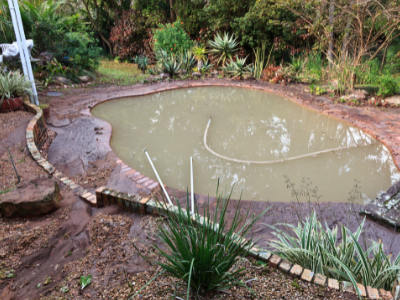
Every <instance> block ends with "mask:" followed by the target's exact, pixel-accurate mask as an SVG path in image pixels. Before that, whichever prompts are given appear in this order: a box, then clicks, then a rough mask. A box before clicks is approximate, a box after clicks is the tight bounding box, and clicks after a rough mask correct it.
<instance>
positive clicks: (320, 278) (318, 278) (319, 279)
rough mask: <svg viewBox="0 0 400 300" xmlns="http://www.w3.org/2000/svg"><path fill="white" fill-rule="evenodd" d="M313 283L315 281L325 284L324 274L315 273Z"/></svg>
mask: <svg viewBox="0 0 400 300" xmlns="http://www.w3.org/2000/svg"><path fill="white" fill-rule="evenodd" d="M314 283H316V284H318V285H322V286H325V284H326V276H324V275H322V274H319V273H317V274H315V276H314Z"/></svg>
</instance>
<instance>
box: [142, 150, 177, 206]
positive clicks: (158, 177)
mask: <svg viewBox="0 0 400 300" xmlns="http://www.w3.org/2000/svg"><path fill="white" fill-rule="evenodd" d="M144 153H145V154H146V156H147V159H148V160H149V162H150V165H151V167H152V168H153V171H154V174H156V177H157V180H158V183H159V184H160V185H161V188H162V190H163V191H164V194H165V196H166V197H167V200H168V202H169V204H171V205H173V204H172V201H171V199H170V198H169V196H168V193H167V191H166V190H165V187H164V185H163V183H162V181H161V178H160V176H158V173H157V170H156V168H155V167H154V165H153V162H152V161H151V158H150V156H149V153H147V150H144Z"/></svg>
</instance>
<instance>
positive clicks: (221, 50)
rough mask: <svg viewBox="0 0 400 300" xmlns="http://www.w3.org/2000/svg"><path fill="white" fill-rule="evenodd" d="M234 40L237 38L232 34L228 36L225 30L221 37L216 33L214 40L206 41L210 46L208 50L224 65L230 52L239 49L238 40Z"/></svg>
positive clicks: (230, 54) (229, 57)
mask: <svg viewBox="0 0 400 300" xmlns="http://www.w3.org/2000/svg"><path fill="white" fill-rule="evenodd" d="M236 40H237V38H235V36H234V35H233V34H232V35H231V36H229V34H228V33H226V32H225V33H224V36H223V37H221V36H220V35H219V33H217V35H216V36H215V37H214V41H208V44H209V45H210V47H211V50H210V51H209V52H210V53H211V54H213V55H214V56H215V57H216V58H217V63H218V64H219V63H220V62H222V65H225V61H226V60H227V59H231V58H232V54H233V53H234V52H235V51H237V50H238V49H239V47H238V46H239V42H237V41H236Z"/></svg>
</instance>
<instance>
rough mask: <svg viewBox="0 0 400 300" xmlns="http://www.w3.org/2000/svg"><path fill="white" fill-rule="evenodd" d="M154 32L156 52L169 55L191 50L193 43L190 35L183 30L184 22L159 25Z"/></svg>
mask: <svg viewBox="0 0 400 300" xmlns="http://www.w3.org/2000/svg"><path fill="white" fill-rule="evenodd" d="M158 27H159V28H158V29H156V30H155V31H154V36H153V39H154V50H155V51H159V50H164V51H166V52H167V53H168V54H170V53H172V54H176V53H178V52H180V51H187V50H190V49H191V48H192V46H193V42H192V40H191V39H190V37H189V35H188V34H187V33H186V32H185V30H183V27H182V22H180V21H176V22H175V23H173V24H159V25H158Z"/></svg>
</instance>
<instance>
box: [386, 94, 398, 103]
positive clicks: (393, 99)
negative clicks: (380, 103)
mask: <svg viewBox="0 0 400 300" xmlns="http://www.w3.org/2000/svg"><path fill="white" fill-rule="evenodd" d="M385 101H387V103H389V104H394V105H399V104H400V95H393V96H389V97H386V98H385Z"/></svg>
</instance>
